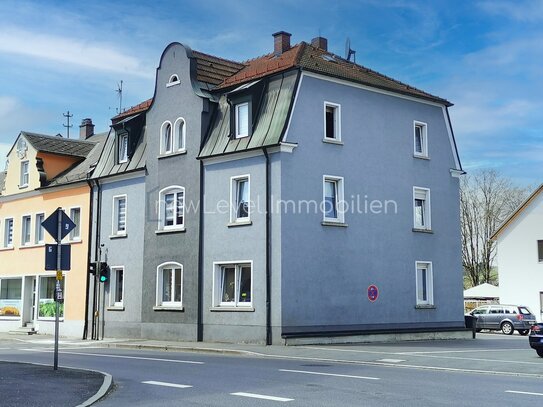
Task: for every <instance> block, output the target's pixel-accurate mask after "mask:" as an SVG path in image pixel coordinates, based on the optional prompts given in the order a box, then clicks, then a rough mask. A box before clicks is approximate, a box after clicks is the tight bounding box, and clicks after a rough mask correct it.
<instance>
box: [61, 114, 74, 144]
mask: <svg viewBox="0 0 543 407" xmlns="http://www.w3.org/2000/svg"><path fill="white" fill-rule="evenodd" d="M62 115H63V116H64V117H65V118H66V122H67V123H66V124H63V126H64V127H66V132H67V134H66V137H67V138H70V128H71V127H74V126H73V124H70V118H72V117H74V115H73V114H70V111H69V110H68V111H67V112H66V113H62Z"/></svg>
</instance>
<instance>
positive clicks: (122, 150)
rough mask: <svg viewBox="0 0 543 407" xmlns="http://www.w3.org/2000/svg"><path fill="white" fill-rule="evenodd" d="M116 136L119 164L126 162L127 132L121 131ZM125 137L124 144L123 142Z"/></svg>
mask: <svg viewBox="0 0 543 407" xmlns="http://www.w3.org/2000/svg"><path fill="white" fill-rule="evenodd" d="M117 137H118V140H117V158H118V162H119V164H123V163H126V162H128V133H121V134H119V135H118V136H117ZM125 139H126V144H124V142H123V140H125Z"/></svg>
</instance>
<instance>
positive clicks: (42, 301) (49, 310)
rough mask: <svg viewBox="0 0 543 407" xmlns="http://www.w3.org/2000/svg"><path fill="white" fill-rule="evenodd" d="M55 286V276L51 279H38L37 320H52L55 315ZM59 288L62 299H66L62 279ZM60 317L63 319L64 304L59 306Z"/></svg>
mask: <svg viewBox="0 0 543 407" xmlns="http://www.w3.org/2000/svg"><path fill="white" fill-rule="evenodd" d="M56 284H57V279H56V277H55V276H52V277H40V284H39V285H40V287H39V301H38V304H39V305H38V317H39V318H54V317H55V313H56V302H55V287H56ZM60 288H61V289H62V291H63V293H64V298H66V293H65V292H64V279H62V281H60ZM60 317H61V318H64V304H60Z"/></svg>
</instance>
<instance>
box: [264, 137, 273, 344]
mask: <svg viewBox="0 0 543 407" xmlns="http://www.w3.org/2000/svg"><path fill="white" fill-rule="evenodd" d="M262 151H263V152H264V156H265V157H266V345H271V344H272V327H271V213H270V208H271V194H270V190H271V182H270V175H271V171H270V156H269V155H268V149H267V148H266V147H264V148H263V149H262Z"/></svg>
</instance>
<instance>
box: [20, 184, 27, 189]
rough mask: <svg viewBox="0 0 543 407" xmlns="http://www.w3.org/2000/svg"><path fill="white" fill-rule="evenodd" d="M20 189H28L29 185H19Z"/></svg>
mask: <svg viewBox="0 0 543 407" xmlns="http://www.w3.org/2000/svg"><path fill="white" fill-rule="evenodd" d="M18 187H19V189H26V188H28V184H26V185H18Z"/></svg>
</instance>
